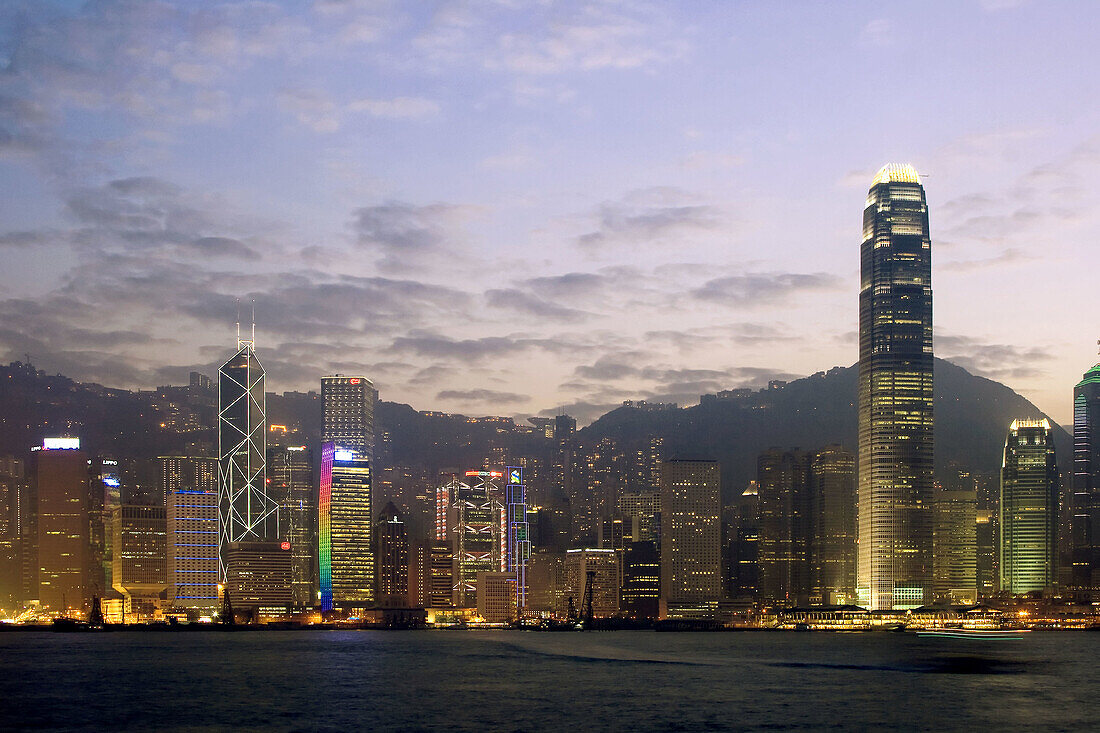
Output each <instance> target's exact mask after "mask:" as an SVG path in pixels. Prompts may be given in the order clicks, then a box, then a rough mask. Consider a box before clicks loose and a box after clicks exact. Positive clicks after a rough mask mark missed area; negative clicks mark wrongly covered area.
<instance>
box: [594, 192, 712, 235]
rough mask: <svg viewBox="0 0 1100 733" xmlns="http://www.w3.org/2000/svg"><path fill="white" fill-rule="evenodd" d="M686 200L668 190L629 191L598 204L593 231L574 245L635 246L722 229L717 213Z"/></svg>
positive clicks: (682, 193)
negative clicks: (620, 197) (620, 196)
mask: <svg viewBox="0 0 1100 733" xmlns="http://www.w3.org/2000/svg"><path fill="white" fill-rule="evenodd" d="M688 200H690V197H689V196H688V195H687V194H686V193H684V192H682V191H679V190H677V189H671V188H652V189H644V190H640V191H633V192H631V193H629V194H627V196H625V197H624V198H623V199H622V200H621V201H616V202H607V203H604V204H602V205H601V206H600V207H599V209H598V210H597V212H596V222H597V226H596V229H595V230H594V231H591V232H588V233H587V234H584V235H582V236H581V237H580V238H579V239H578V242H579V243H580V244H581V245H582V246H585V247H597V246H602V245H607V244H631V245H638V244H641V243H647V242H653V241H667V240H671V239H678V238H680V237H682V236H684V235H688V234H692V233H697V232H700V231H707V230H712V229H716V228H718V227H719V226H721V225H722V223H723V222H722V218H721V216H720V213H719V211H718V210H717V209H715V208H714V207H712V206H705V205H700V204H694V203H687V201H688Z"/></svg>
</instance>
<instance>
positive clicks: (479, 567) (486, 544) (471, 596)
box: [454, 471, 502, 608]
mask: <svg viewBox="0 0 1100 733" xmlns="http://www.w3.org/2000/svg"><path fill="white" fill-rule="evenodd" d="M500 476H501V474H500V471H467V472H466V480H467V481H469V482H470V483H468V484H466V483H463V484H460V485H459V487H458V490H457V495H456V496H455V497H454V507H455V511H456V514H457V517H456V521H455V527H454V532H455V545H454V547H455V562H456V564H457V573H456V574H455V602H456V604H457V605H458V606H459V607H463V608H473V607H475V606H476V605H477V574H478V573H479V572H491V571H499V570H500V563H501V552H500V550H501V545H502V537H501V521H500V519H501V510H502V506H501V503H500V500H499V499H498V498H497V491H498V489H497V485H496V482H495V479H498V478H500Z"/></svg>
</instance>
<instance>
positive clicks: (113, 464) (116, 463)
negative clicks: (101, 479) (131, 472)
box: [103, 458, 118, 466]
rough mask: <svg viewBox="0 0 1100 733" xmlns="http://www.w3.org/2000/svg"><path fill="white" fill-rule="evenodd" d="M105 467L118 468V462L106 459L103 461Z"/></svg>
mask: <svg viewBox="0 0 1100 733" xmlns="http://www.w3.org/2000/svg"><path fill="white" fill-rule="evenodd" d="M103 465H104V466H117V465H118V461H112V460H110V459H107V458H105V459H103Z"/></svg>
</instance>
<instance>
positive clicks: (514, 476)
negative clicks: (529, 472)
mask: <svg viewBox="0 0 1100 733" xmlns="http://www.w3.org/2000/svg"><path fill="white" fill-rule="evenodd" d="M508 483H510V484H521V483H523V479H521V478H520V472H519V469H518V468H513V469H510V470H509V471H508Z"/></svg>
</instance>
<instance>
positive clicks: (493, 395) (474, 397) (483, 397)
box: [435, 389, 531, 404]
mask: <svg viewBox="0 0 1100 733" xmlns="http://www.w3.org/2000/svg"><path fill="white" fill-rule="evenodd" d="M435 398H436V399H437V400H452V401H455V402H488V403H493V404H501V403H504V404H514V403H517V402H527V401H529V400H530V399H531V396H530V395H525V394H516V393H515V392H497V391H496V390H492V389H466V390H461V389H445V390H443V391H442V392H440V393H438V394H437V395H436V396H435Z"/></svg>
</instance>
